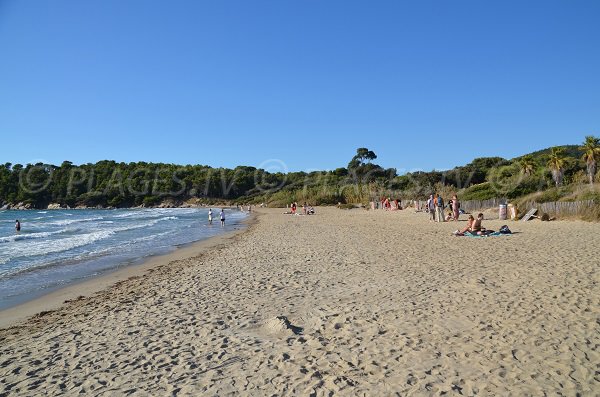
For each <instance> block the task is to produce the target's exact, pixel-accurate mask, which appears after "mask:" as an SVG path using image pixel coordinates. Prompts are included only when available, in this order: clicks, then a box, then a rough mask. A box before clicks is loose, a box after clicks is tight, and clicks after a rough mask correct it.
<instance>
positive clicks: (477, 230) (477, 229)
mask: <svg viewBox="0 0 600 397" xmlns="http://www.w3.org/2000/svg"><path fill="white" fill-rule="evenodd" d="M482 221H483V214H482V213H479V215H477V219H475V221H473V226H471V230H470V231H471V233H474V234H482V233H483V232H484V231H485V228H484V227H483V226H482V225H481V222H482Z"/></svg>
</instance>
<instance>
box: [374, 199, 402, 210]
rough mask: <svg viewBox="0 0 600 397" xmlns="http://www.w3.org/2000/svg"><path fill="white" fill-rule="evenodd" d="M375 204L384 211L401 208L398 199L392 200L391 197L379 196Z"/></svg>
mask: <svg viewBox="0 0 600 397" xmlns="http://www.w3.org/2000/svg"><path fill="white" fill-rule="evenodd" d="M376 205H377V209H379V208H382V209H384V210H386V211H391V210H401V209H402V204H401V202H400V200H398V199H395V200H392V199H391V197H381V198H380V199H379V202H377V203H376ZM380 206H381V207H380Z"/></svg>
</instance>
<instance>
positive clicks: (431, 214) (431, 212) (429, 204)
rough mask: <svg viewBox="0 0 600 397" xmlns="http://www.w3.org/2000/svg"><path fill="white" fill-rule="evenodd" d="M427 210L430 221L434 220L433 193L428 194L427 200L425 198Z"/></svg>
mask: <svg viewBox="0 0 600 397" xmlns="http://www.w3.org/2000/svg"><path fill="white" fill-rule="evenodd" d="M427 211H429V220H430V221H431V222H434V221H435V200H434V197H433V194H430V195H429V200H427Z"/></svg>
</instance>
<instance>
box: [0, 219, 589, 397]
mask: <svg viewBox="0 0 600 397" xmlns="http://www.w3.org/2000/svg"><path fill="white" fill-rule="evenodd" d="M464 223H465V222H460V225H461V226H462V225H464ZM502 223H508V225H509V226H510V227H511V228H512V229H513V230H514V231H518V232H519V233H518V234H515V235H512V236H506V237H497V238H483V239H471V238H466V237H453V236H451V235H450V233H451V232H452V231H453V230H455V229H456V228H457V227H458V224H457V223H444V224H431V223H429V222H428V221H427V216H426V214H422V213H419V214H415V213H414V212H412V211H397V212H384V211H377V212H372V211H364V210H351V211H345V210H338V209H334V208H320V209H318V214H317V215H315V216H290V215H282V210H271V209H269V210H261V214H260V215H259V217H258V222H256V223H255V224H253V225H252V226H250V228H249V230H248V231H247V232H245V233H242V234H239V235H237V236H235V237H233V238H231V239H230V241H228V242H226V243H222V244H219V245H217V246H215V247H213V248H211V249H209V250H206V252H205V253H203V254H201V255H199V256H195V257H192V258H187V259H179V260H176V261H171V262H170V263H165V264H164V265H163V266H160V267H155V268H153V269H150V270H149V271H148V272H147V274H146V275H144V276H139V277H136V278H133V279H129V280H126V281H123V282H120V283H118V284H117V285H115V286H113V287H111V288H109V289H106V290H104V291H103V292H100V293H96V294H93V295H92V296H90V297H87V298H82V299H78V300H75V301H71V302H70V303H68V304H66V305H64V306H63V307H62V308H60V309H58V310H56V311H52V312H50V313H48V314H45V315H43V316H38V317H36V318H33V319H31V320H29V321H27V322H24V323H22V324H21V325H20V326H15V327H13V328H9V329H6V330H2V331H0V393H2V394H7V395H19V396H26V395H38V394H41V393H46V394H49V395H56V394H68V395H79V394H81V393H83V394H84V395H94V396H95V395H110V396H112V395H140V396H142V395H144V396H146V395H151V396H158V395H173V394H179V395H201V394H202V395H218V396H225V395H256V396H267V395H290V394H292V395H316V396H321V395H323V396H329V395H368V396H384V395H402V396H403V395H465V396H470V395H485V396H487V395H515V396H525V395H534V396H541V395H545V394H546V395H564V396H575V395H577V394H580V395H584V396H587V395H591V396H593V395H598V394H600V352H599V347H600V337H599V334H600V305H599V304H600V298H599V297H600V290H599V288H598V282H599V281H600V280H599V275H598V267H599V266H600V264H599V262H600V259H599V252H600V238H599V232H600V224H592V223H583V222H550V223H542V222H540V221H532V222H529V223H524V222H510V221H508V222H502ZM484 224H485V225H486V226H488V227H490V228H495V229H496V230H497V229H498V227H499V226H500V225H501V222H499V221H486V222H484Z"/></svg>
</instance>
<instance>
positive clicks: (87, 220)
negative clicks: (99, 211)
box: [46, 216, 104, 226]
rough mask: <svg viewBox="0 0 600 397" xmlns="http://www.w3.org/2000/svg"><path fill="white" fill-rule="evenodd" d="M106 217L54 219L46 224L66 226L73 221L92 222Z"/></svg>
mask: <svg viewBox="0 0 600 397" xmlns="http://www.w3.org/2000/svg"><path fill="white" fill-rule="evenodd" d="M102 219H104V217H103V216H95V217H92V218H83V219H65V220H62V221H54V222H48V223H46V225H50V226H66V225H70V224H72V223H80V222H91V221H99V220H102Z"/></svg>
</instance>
